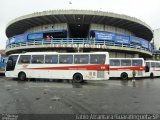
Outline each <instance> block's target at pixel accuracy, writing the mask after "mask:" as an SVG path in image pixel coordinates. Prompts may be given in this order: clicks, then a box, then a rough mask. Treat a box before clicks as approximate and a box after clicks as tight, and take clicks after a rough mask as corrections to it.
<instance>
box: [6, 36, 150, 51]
mask: <svg viewBox="0 0 160 120" xmlns="http://www.w3.org/2000/svg"><path fill="white" fill-rule="evenodd" d="M47 44H83V45H85V44H89V45H107V46H116V47H127V48H134V49H140V50H145V51H149V52H151V51H150V50H149V49H148V48H145V47H142V46H141V45H140V44H135V43H130V44H128V43H116V42H114V41H110V40H92V39H86V38H84V39H82V38H60V39H52V40H45V39H39V40H38V39H37V40H36V39H35V40H28V41H27V42H20V43H12V44H9V45H7V46H6V49H10V48H15V47H21V46H32V45H47Z"/></svg>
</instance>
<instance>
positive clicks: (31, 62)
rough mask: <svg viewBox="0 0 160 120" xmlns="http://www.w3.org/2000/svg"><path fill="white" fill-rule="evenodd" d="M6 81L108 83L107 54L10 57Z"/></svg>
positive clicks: (14, 55) (37, 54)
mask: <svg viewBox="0 0 160 120" xmlns="http://www.w3.org/2000/svg"><path fill="white" fill-rule="evenodd" d="M5 75H6V77H12V78H19V79H20V80H25V79H27V78H47V79H72V80H74V81H75V82H82V81H83V80H108V79H109V54H108V52H93V53H57V52H28V53H22V54H12V55H10V56H9V57H8V61H7V66H6V72H5Z"/></svg>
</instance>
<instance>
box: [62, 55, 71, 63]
mask: <svg viewBox="0 0 160 120" xmlns="http://www.w3.org/2000/svg"><path fill="white" fill-rule="evenodd" d="M59 63H60V64H73V55H60V56H59Z"/></svg>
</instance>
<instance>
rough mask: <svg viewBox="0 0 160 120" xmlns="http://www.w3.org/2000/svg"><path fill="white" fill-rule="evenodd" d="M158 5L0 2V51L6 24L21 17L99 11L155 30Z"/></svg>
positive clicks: (148, 0)
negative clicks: (59, 10) (140, 22)
mask: <svg viewBox="0 0 160 120" xmlns="http://www.w3.org/2000/svg"><path fill="white" fill-rule="evenodd" d="M70 1H71V3H72V4H69V3H70ZM159 5H160V0H0V49H4V48H5V43H6V40H7V37H6V35H5V29H6V26H7V24H8V22H9V21H11V20H13V19H15V18H17V17H19V16H22V15H26V14H30V13H34V12H40V11H46V10H55V9H85V10H101V11H108V12H114V13H119V14H125V15H129V16H132V17H136V18H138V19H140V20H142V21H144V22H146V23H147V24H148V25H149V26H151V28H152V29H157V28H160V7H159Z"/></svg>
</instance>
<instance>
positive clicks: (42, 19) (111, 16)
mask: <svg viewBox="0 0 160 120" xmlns="http://www.w3.org/2000/svg"><path fill="white" fill-rule="evenodd" d="M56 30H65V31H66V38H65V39H64V38H62V39H60V38H53V39H52V40H50V41H47V42H46V41H45V38H42V39H39V40H35V39H34V40H32V41H31V40H30V41H27V40H26V41H23V40H19V41H18V42H11V41H13V38H14V39H16V37H17V36H19V35H29V34H32V33H40V32H41V33H43V32H45V34H46V33H47V32H46V31H52V32H53V31H56ZM92 33H94V34H93V35H94V38H93V36H92ZM6 35H7V37H8V38H9V39H8V41H7V43H8V44H7V45H6V54H8V55H9V54H12V53H21V52H27V51H58V52H92V51H108V52H109V53H110V57H113V58H114V57H151V55H152V53H151V47H150V43H149V42H150V41H151V40H152V37H153V33H152V30H151V28H150V27H149V26H148V25H147V24H146V23H144V22H142V21H141V20H138V19H136V18H133V17H129V16H126V15H120V14H115V13H109V12H102V11H91V10H52V11H44V12H37V13H33V14H29V15H25V16H21V17H19V18H16V19H14V20H13V21H11V22H10V23H9V24H8V25H7V28H6ZM100 35H101V36H100ZM111 36H112V37H113V39H112V38H109V37H111ZM27 38H28V37H27ZM27 38H26V39H27ZM93 39H94V42H93ZM118 39H119V41H118ZM125 39H126V40H125ZM37 41H38V42H37ZM125 41H127V42H125ZM135 41H136V42H135ZM139 41H140V42H139ZM143 43H144V45H143ZM146 45H148V47H145V46H146Z"/></svg>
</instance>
